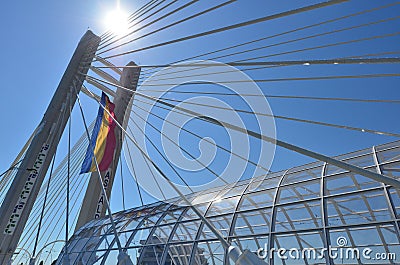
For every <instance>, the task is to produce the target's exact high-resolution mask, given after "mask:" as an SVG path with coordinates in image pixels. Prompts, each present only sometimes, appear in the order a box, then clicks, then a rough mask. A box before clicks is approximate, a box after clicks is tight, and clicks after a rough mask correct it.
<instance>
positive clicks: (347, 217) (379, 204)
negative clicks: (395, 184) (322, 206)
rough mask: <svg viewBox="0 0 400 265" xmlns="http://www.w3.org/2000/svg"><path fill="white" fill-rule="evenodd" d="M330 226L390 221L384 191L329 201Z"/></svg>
mask: <svg viewBox="0 0 400 265" xmlns="http://www.w3.org/2000/svg"><path fill="white" fill-rule="evenodd" d="M327 208H328V223H329V225H330V226H336V225H343V224H359V223H368V222H374V221H385V220H390V219H392V218H393V217H392V216H391V214H390V212H389V210H388V204H387V200H386V198H385V196H383V190H378V191H369V192H362V193H358V194H352V195H346V196H339V197H333V198H328V199H327Z"/></svg>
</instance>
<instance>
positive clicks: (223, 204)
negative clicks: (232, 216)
mask: <svg viewBox="0 0 400 265" xmlns="http://www.w3.org/2000/svg"><path fill="white" fill-rule="evenodd" d="M239 199H240V197H239V196H236V197H232V198H228V199H223V200H216V201H214V202H213V203H212V205H211V207H210V209H209V210H208V211H207V216H213V215H220V214H227V213H233V212H234V211H235V209H236V206H237V204H238V202H239Z"/></svg>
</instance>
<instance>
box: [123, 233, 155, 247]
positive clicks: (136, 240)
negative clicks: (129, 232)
mask: <svg viewBox="0 0 400 265" xmlns="http://www.w3.org/2000/svg"><path fill="white" fill-rule="evenodd" d="M151 229H152V228H147V229H140V230H137V231H136V233H135V235H134V236H133V239H132V241H131V243H130V244H129V246H130V247H134V246H142V245H145V243H146V240H147V238H148V237H149V234H150V231H151Z"/></svg>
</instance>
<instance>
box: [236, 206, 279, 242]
mask: <svg viewBox="0 0 400 265" xmlns="http://www.w3.org/2000/svg"><path fill="white" fill-rule="evenodd" d="M270 220H271V208H268V209H264V210H257V211H251V212H244V213H238V214H237V217H236V223H235V229H234V231H233V235H234V236H243V235H256V234H267V233H268V232H269V227H270V224H269V222H270Z"/></svg>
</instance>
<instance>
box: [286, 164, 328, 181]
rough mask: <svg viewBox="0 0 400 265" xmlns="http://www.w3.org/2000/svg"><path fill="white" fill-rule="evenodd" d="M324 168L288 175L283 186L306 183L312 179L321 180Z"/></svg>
mask: <svg viewBox="0 0 400 265" xmlns="http://www.w3.org/2000/svg"><path fill="white" fill-rule="evenodd" d="M321 173H322V166H319V167H316V168H310V169H306V170H304V171H300V172H295V173H287V174H286V175H285V178H284V180H283V183H282V184H289V183H295V182H299V181H305V180H310V179H318V178H321Z"/></svg>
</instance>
